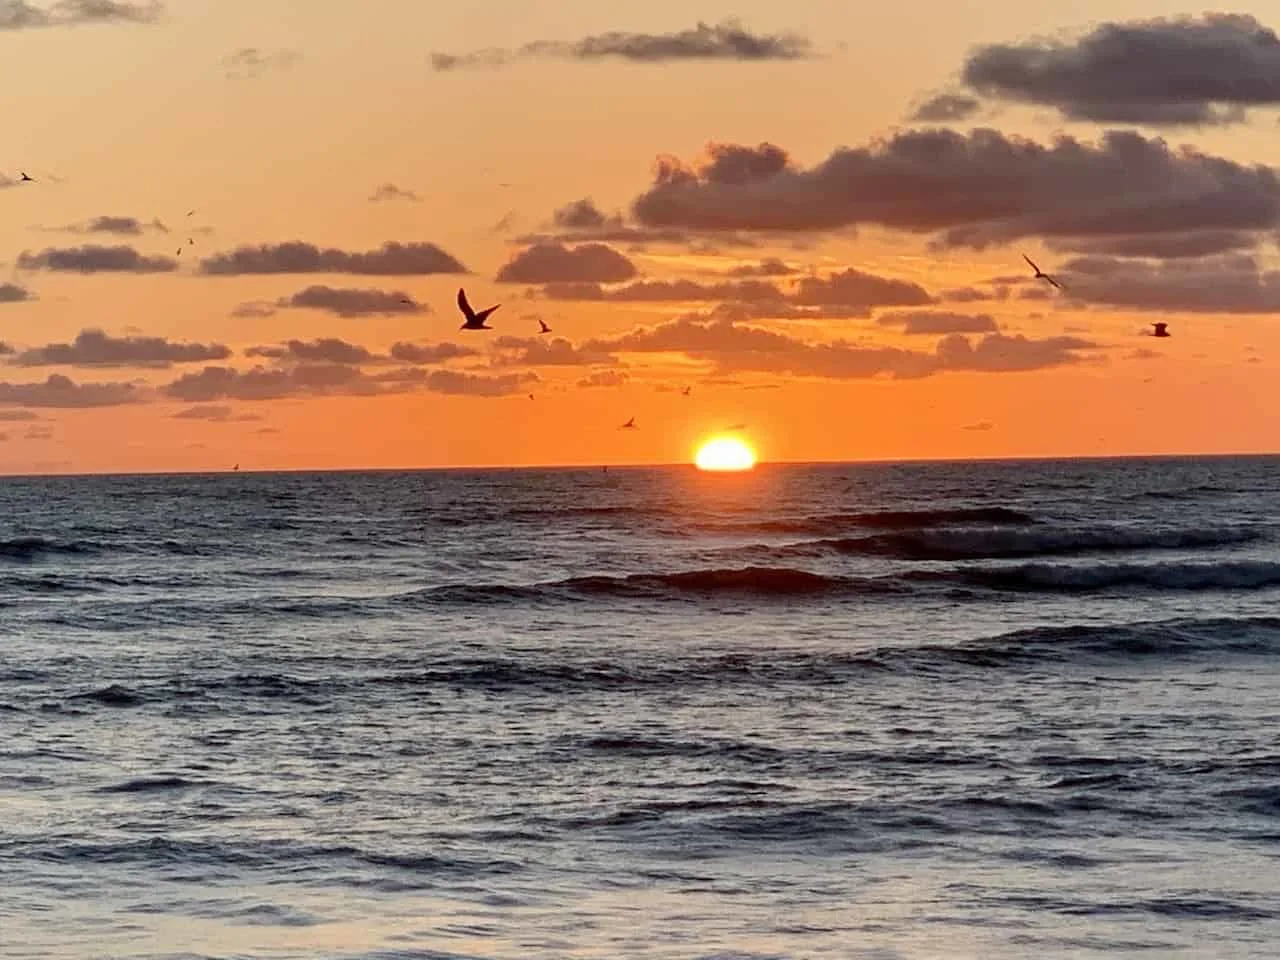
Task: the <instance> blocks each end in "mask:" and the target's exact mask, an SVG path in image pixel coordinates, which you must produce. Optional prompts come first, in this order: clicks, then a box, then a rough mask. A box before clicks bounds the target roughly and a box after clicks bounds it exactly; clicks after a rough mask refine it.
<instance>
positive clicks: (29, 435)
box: [22, 426, 53, 440]
mask: <svg viewBox="0 0 1280 960" xmlns="http://www.w3.org/2000/svg"><path fill="white" fill-rule="evenodd" d="M22 439H23V440H52V439H53V427H44V426H41V427H27V430H26V432H25V433H23V435H22Z"/></svg>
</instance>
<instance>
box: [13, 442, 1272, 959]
mask: <svg viewBox="0 0 1280 960" xmlns="http://www.w3.org/2000/svg"><path fill="white" fill-rule="evenodd" d="M0 501H2V503H3V507H4V514H3V517H4V519H3V526H2V527H0V957H3V958H5V960H15V958H23V960H34V958H57V960H70V958H75V960H80V958H90V957H95V958H96V957H113V958H114V957H120V958H125V957H129V958H143V957H145V958H178V957H182V958H197V957H199V958H215V957H216V958H238V960H248V958H252V960H267V958H271V960H283V958H307V960H312V958H317V960H318V958H335V960H336V958H342V960H355V958H369V960H372V958H388V960H389V958H412V960H426V958H435V957H466V958H503V960H507V958H510V960H517V958H522V960H523V958H544V957H545V958H562V957H563V958H579V957H592V958H597V957H598V958H622V957H653V958H695V957H697V958H713V957H714V958H719V960H729V958H748V957H751V958H766V957H768V958H773V957H788V958H812V957H839V958H846V957H847V958H868V960H871V958H874V960H893V958H910V960H916V958H946V960H952V958H984V960H985V958H998V960H1003V958H1015V957H1016V958H1023V957H1046V958H1066V957H1070V958H1090V957H1103V956H1105V957H1122V956H1134V957H1137V956H1142V957H1160V958H1191V957H1196V958H1200V957H1205V958H1209V957H1212V958H1259V960H1261V958H1267V960H1271V958H1274V957H1275V956H1276V954H1277V949H1278V947H1277V945H1278V944H1280V722H1278V721H1280V460H1276V459H1262V458H1254V459H1211V460H1209V459H1206V460H1130V461H1092V462H1072V463H1067V462H1056V463H1055V462H1028V463H1001V464H932V465H926V464H920V465H902V466H851V467H832V466H823V467H765V468H760V469H757V470H756V471H754V472H753V473H751V474H747V475H741V476H730V475H725V476H717V475H707V474H699V473H696V472H694V471H692V470H686V469H677V468H672V469H662V470H659V469H655V470H640V469H636V470H623V469H614V470H610V471H609V472H608V473H607V474H605V473H602V472H600V471H572V470H564V471H494V472H475V473H467V472H436V473H399V474H397V473H376V474H369V473H366V474H275V475H266V474H263V475H246V474H226V475H220V476H188V477H113V478H56V479H8V480H3V481H0Z"/></svg>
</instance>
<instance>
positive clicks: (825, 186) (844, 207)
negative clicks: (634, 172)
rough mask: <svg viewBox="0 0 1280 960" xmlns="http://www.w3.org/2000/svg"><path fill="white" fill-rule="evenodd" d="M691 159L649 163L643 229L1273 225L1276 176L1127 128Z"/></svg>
mask: <svg viewBox="0 0 1280 960" xmlns="http://www.w3.org/2000/svg"><path fill="white" fill-rule="evenodd" d="M709 154H710V155H709V158H708V159H707V161H706V162H705V163H703V164H702V165H701V166H700V167H698V168H689V167H686V166H684V165H683V164H681V163H680V162H679V161H678V160H675V159H672V158H664V159H661V160H660V161H659V163H658V167H657V173H656V176H655V179H654V183H653V185H652V186H651V187H650V189H649V190H647V191H646V192H645V193H643V194H641V195H640V197H638V198H637V199H636V201H635V202H634V204H633V211H634V214H635V216H636V218H637V219H638V220H639V221H640V222H641V223H643V224H645V225H646V226H650V227H663V228H680V229H698V230H727V231H736V230H777V231H782V230H791V231H804V230H829V229H835V228H840V227H850V226H856V225H859V224H875V225H878V226H882V227H887V228H890V229H896V230H904V231H908V232H913V233H925V234H936V235H937V242H938V243H939V244H940V245H949V246H967V247H971V248H975V249H982V248H984V247H986V246H989V245H991V244H1000V243H1008V242H1010V241H1012V240H1017V239H1019V238H1022V237H1031V236H1045V237H1099V236H1114V235H1122V234H1123V235H1128V234H1133V233H1142V234H1156V233H1178V234H1185V233H1188V232H1192V231H1205V230H1212V231H1218V230H1237V231H1250V230H1265V229H1269V228H1274V227H1275V226H1276V225H1277V224H1278V223H1280V180H1278V179H1277V176H1276V174H1275V172H1274V171H1272V170H1270V169H1269V168H1267V167H1263V166H1249V165H1245V164H1239V163H1235V162H1233V161H1230V160H1226V159H1223V158H1219V157H1215V156H1211V155H1208V154H1204V153H1201V152H1199V151H1196V150H1194V149H1192V148H1189V147H1184V148H1180V149H1177V150H1173V149H1170V147H1169V146H1168V145H1167V144H1166V143H1165V142H1164V141H1162V140H1159V139H1147V138H1144V137H1143V136H1142V135H1140V134H1138V133H1136V132H1133V131H1108V132H1107V133H1105V134H1104V135H1103V136H1102V139H1101V140H1100V141H1099V142H1097V143H1090V142H1085V141H1080V140H1076V139H1074V138H1072V137H1065V136H1064V137H1059V138H1057V140H1055V142H1054V143H1053V145H1052V146H1044V145H1042V144H1039V143H1036V142H1033V141H1030V140H1025V139H1022V138H1018V137H1010V136H1006V135H1004V134H1003V133H1000V132H999V131H996V130H988V129H979V130H973V131H970V132H969V133H968V134H961V133H958V132H956V131H953V130H946V129H941V128H936V129H929V130H908V131H904V132H902V133H898V134H895V135H894V136H892V137H890V138H888V139H885V140H882V141H877V142H876V143H874V144H873V145H872V146H869V147H859V148H841V149H839V150H837V151H835V152H834V153H832V154H831V155H830V156H829V157H828V158H827V159H826V160H824V161H823V162H821V163H820V164H818V165H817V166H815V167H812V168H808V169H804V168H798V167H795V166H792V165H791V164H790V163H789V162H788V160H787V155H786V153H785V152H783V151H782V150H780V149H779V148H777V147H774V146H772V145H770V144H762V145H761V146H759V147H754V148H753V147H742V146H733V145H724V144H718V145H712V147H710V148H709Z"/></svg>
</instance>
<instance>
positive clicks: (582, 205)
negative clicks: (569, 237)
mask: <svg viewBox="0 0 1280 960" xmlns="http://www.w3.org/2000/svg"><path fill="white" fill-rule="evenodd" d="M551 219H552V222H554V223H555V225H556V226H557V227H562V228H564V229H566V230H598V229H602V228H605V227H610V228H613V227H621V226H622V216H621V214H615V215H613V216H611V217H606V216H605V215H604V214H603V213H601V212H600V209H599V208H598V207H597V206H596V205H595V202H594V201H593V200H592V199H591V198H590V197H584V198H583V199H581V200H574V201H573V202H572V203H567V204H565V205H564V206H563V207H561V208H560V209H558V210H556V212H555V213H554V214H552V217H551Z"/></svg>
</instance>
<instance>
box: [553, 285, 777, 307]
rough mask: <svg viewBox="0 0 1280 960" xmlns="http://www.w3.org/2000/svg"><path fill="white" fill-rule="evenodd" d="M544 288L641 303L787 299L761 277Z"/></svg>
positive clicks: (561, 295)
mask: <svg viewBox="0 0 1280 960" xmlns="http://www.w3.org/2000/svg"><path fill="white" fill-rule="evenodd" d="M543 292H544V293H545V295H546V296H547V297H549V298H551V299H553V300H611V301H621V302H640V303H680V302H690V303H694V302H704V301H712V300H737V301H744V302H751V301H761V300H776V301H779V302H781V301H783V300H785V299H786V296H785V294H784V293H783V292H782V291H781V290H779V289H778V288H777V287H775V286H774V285H773V284H771V283H766V282H764V281H762V280H732V281H724V282H721V283H698V282H697V281H696V280H638V281H636V282H635V283H630V284H627V285H626V286H624V287H616V288H614V289H612V290H609V289H606V288H604V287H603V286H601V285H600V284H598V283H555V284H548V285H547V286H546V287H545V288H544V289H543Z"/></svg>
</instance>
